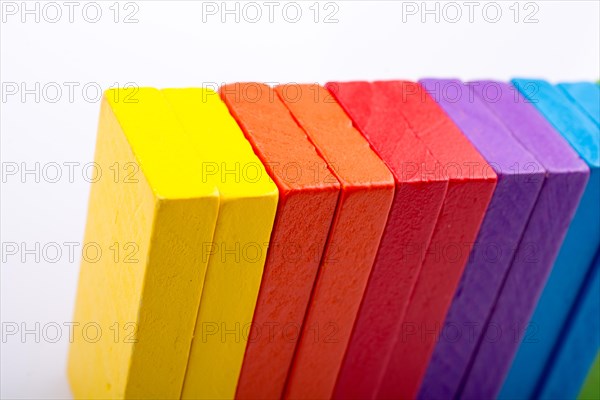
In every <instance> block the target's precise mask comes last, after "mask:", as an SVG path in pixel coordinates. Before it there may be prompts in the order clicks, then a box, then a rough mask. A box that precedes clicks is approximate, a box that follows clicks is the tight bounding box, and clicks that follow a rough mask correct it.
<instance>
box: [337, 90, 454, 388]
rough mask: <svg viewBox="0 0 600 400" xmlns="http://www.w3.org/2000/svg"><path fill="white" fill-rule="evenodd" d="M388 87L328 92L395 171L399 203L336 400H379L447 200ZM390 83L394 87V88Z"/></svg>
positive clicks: (444, 180)
mask: <svg viewBox="0 0 600 400" xmlns="http://www.w3.org/2000/svg"><path fill="white" fill-rule="evenodd" d="M387 85H388V83H379V82H376V83H368V82H346V83H337V82H336V83H329V84H327V88H328V89H329V90H330V92H331V93H332V95H333V96H334V97H335V98H336V99H337V101H338V102H339V103H340V105H341V106H342V107H343V108H344V109H345V110H346V112H347V113H348V115H349V116H350V117H351V118H352V120H353V122H354V125H355V126H356V127H357V128H358V129H359V130H360V131H361V133H362V134H363V136H364V137H365V138H366V139H367V141H368V142H369V143H370V145H371V147H372V148H373V149H374V151H375V152H376V153H377V154H378V155H379V157H381V159H382V160H383V161H384V162H385V163H386V165H387V166H388V167H389V168H390V170H391V171H392V174H393V176H394V181H395V186H396V188H395V192H394V199H393V202H392V207H391V211H390V214H389V218H388V221H387V225H386V227H385V230H384V233H383V237H382V239H381V245H380V247H379V252H378V253H377V258H376V259H375V264H374V266H373V270H372V272H371V277H370V278H369V283H368V286H367V289H366V290H365V295H364V297H363V301H362V304H361V307H360V311H359V314H358V317H357V319H356V322H355V325H354V330H353V332H352V338H351V341H350V343H349V345H348V349H347V350H346V356H345V358H344V363H343V365H342V368H341V370H340V374H339V377H338V380H337V384H336V389H335V392H334V396H333V397H334V398H338V399H369V398H374V396H375V394H376V391H377V388H378V386H379V382H380V381H381V378H382V375H383V373H384V371H385V367H386V366H387V361H388V356H389V354H390V351H391V350H392V348H393V345H394V342H395V339H396V337H397V336H398V335H397V332H398V330H399V329H400V324H401V322H402V319H403V317H404V314H405V311H406V307H407V305H408V300H409V295H410V292H411V291H412V288H413V286H414V283H415V280H416V278H417V276H418V273H419V271H420V269H421V264H422V262H423V258H424V254H425V250H426V249H427V246H428V245H429V241H430V240H431V236H432V234H433V228H434V226H435V223H436V221H437V217H438V215H439V211H440V209H441V206H442V202H443V200H444V196H445V194H446V189H447V186H448V178H447V177H446V176H443V175H442V174H436V175H433V176H432V175H431V174H428V173H427V171H434V170H435V168H436V165H437V164H438V161H437V160H436V159H435V158H434V157H433V155H432V154H431V152H430V151H429V149H428V148H427V147H426V146H425V144H424V143H423V142H422V141H421V140H420V139H419V138H418V137H417V136H416V135H415V134H414V132H413V131H412V130H411V128H410V127H409V126H408V124H407V123H406V121H405V119H404V116H403V115H402V112H401V111H400V107H401V100H400V99H399V98H397V97H396V96H395V95H394V93H388V92H389V91H388V90H386V86H387ZM390 85H391V83H390Z"/></svg>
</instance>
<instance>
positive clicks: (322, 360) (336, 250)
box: [276, 85, 394, 399]
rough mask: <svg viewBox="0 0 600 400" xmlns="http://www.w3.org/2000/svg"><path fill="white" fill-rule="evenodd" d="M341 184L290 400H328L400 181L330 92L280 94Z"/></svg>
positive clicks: (301, 88)
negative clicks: (395, 188) (299, 399)
mask: <svg viewBox="0 0 600 400" xmlns="http://www.w3.org/2000/svg"><path fill="white" fill-rule="evenodd" d="M276 91H277V93H278V94H279V96H280V98H281V99H282V100H283V102H284V103H285V104H286V106H287V107H288V109H289V110H290V112H291V113H292V115H293V116H294V118H295V119H296V121H297V122H298V124H299V125H300V126H301V127H302V128H303V129H304V131H305V132H306V134H307V136H308V138H309V139H310V141H311V142H312V143H313V144H314V145H315V147H316V148H317V151H318V152H319V154H320V155H321V156H322V157H323V159H325V161H327V163H328V165H329V166H330V168H331V169H332V170H333V173H334V175H335V176H336V178H337V179H338V180H339V181H340V183H341V194H340V198H339V201H338V205H337V211H336V215H335V217H334V220H333V224H332V227H331V230H330V232H329V239H328V243H327V245H326V249H325V254H324V256H323V260H322V262H321V266H320V269H319V273H318V276H317V281H316V283H315V286H314V288H313V294H312V297H311V300H310V305H309V308H308V311H307V314H306V317H305V320H304V326H303V328H302V334H301V337H300V339H299V342H298V346H297V348H296V354H295V357H294V361H293V364H292V368H291V370H290V374H289V376H288V381H287V385H286V391H285V395H284V396H285V397H286V398H292V399H296V398H310V399H314V398H330V397H331V396H332V393H333V390H334V385H335V382H336V379H337V376H338V373H339V370H340V367H341V365H342V361H343V358H344V353H345V351H346V348H347V345H348V341H349V339H350V334H351V331H352V327H353V325H354V322H355V319H356V315H357V312H358V308H359V305H360V302H361V300H362V297H363V293H364V290H365V287H366V285H367V280H368V278H369V275H370V272H371V268H372V266H373V262H374V260H375V255H376V253H377V249H378V248H379V242H380V239H381V236H382V234H383V230H384V227H385V224H386V221H387V217H388V213H389V210H390V206H391V203H392V199H393V196H394V178H393V176H392V174H391V173H390V171H389V170H388V169H387V167H386V166H385V164H384V163H383V162H382V161H381V160H380V159H379V158H378V157H377V155H376V154H375V152H373V150H372V149H371V148H370V147H369V144H368V143H367V141H366V140H365V139H364V138H363V137H362V135H361V134H360V132H358V131H357V130H356V129H355V128H354V127H353V126H352V121H351V120H350V118H349V117H348V116H347V115H346V114H345V113H344V111H343V109H342V108H341V107H340V106H339V105H338V104H337V103H336V102H335V100H334V99H333V98H332V97H331V95H330V94H329V92H328V91H327V90H326V89H325V88H323V87H321V86H318V85H287V86H279V87H277V88H276Z"/></svg>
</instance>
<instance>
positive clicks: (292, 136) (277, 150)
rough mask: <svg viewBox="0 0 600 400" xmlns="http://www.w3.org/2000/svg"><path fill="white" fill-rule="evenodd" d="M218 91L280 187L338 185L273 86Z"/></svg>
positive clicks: (242, 86)
mask: <svg viewBox="0 0 600 400" xmlns="http://www.w3.org/2000/svg"><path fill="white" fill-rule="evenodd" d="M220 93H221V97H222V98H223V101H224V102H225V104H226V105H227V106H228V108H229V111H230V112H231V114H232V115H233V117H234V118H235V119H236V121H237V122H238V124H239V125H240V127H241V128H242V130H243V131H244V134H245V135H246V138H247V139H248V140H249V141H250V143H251V144H252V147H253V149H254V151H255V153H256V154H257V156H258V157H259V158H260V159H261V160H262V161H263V163H264V164H265V168H266V169H267V171H268V172H269V175H270V176H271V177H273V179H274V180H275V182H276V183H277V186H278V187H279V188H280V190H302V189H316V190H318V189H321V190H324V189H329V190H337V189H339V183H338V181H337V179H336V178H335V177H334V176H333V174H332V173H331V171H330V170H329V168H328V167H327V163H326V162H325V161H324V160H323V159H322V158H321V157H320V156H319V155H318V153H317V150H316V149H315V147H314V146H313V145H312V143H311V142H310V141H309V140H308V138H307V136H306V134H305V133H304V131H303V130H302V128H300V127H299V126H298V124H297V123H296V121H295V120H294V119H293V118H292V115H291V114H290V112H289V110H288V109H287V108H286V106H285V105H284V104H283V102H282V101H281V99H280V98H279V97H278V96H277V94H276V93H275V91H274V90H273V89H271V88H270V87H268V86H267V85H264V84H259V83H235V84H232V85H226V86H224V87H222V88H221V91H220Z"/></svg>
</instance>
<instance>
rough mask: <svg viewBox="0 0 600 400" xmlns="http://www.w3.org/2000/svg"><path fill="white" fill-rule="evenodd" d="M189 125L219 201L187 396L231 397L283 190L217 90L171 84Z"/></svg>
mask: <svg viewBox="0 0 600 400" xmlns="http://www.w3.org/2000/svg"><path fill="white" fill-rule="evenodd" d="M163 93H164V95H165V97H166V99H167V101H168V102H169V103H170V104H171V105H172V107H173V109H174V110H175V111H176V114H177V117H178V119H179V120H180V121H181V124H182V125H183V127H184V129H185V130H186V131H188V132H190V134H191V135H194V136H197V137H199V138H202V139H203V143H204V145H205V146H206V149H207V151H208V152H209V155H208V156H207V157H206V158H204V159H203V160H202V166H201V170H202V172H203V173H204V178H205V179H207V180H212V181H213V182H215V184H216V185H217V187H218V189H219V196H220V207H219V216H218V219H217V226H216V229H215V234H214V238H213V242H212V243H208V244H207V245H206V246H205V250H207V252H208V255H209V258H208V268H207V271H206V278H205V280H204V288H203V290H202V298H201V301H200V307H199V308H198V315H197V319H196V329H195V332H194V340H193V341H192V347H191V349H190V356H189V360H188V366H187V371H186V377H185V382H184V385H183V390H182V394H181V397H182V398H184V399H190V398H192V399H215V398H219V399H220V398H233V397H234V395H235V389H236V385H237V382H238V378H239V373H240V369H241V366H242V361H243V357H244V351H245V349H246V340H243V338H244V337H245V336H246V335H247V332H248V330H249V327H250V323H251V322H252V315H253V313H254V307H255V304H256V298H257V296H258V290H259V287H260V282H261V277H262V273H263V267H264V262H265V258H266V253H267V246H268V243H269V237H270V235H271V229H272V226H273V220H274V218H275V212H276V208H277V197H278V191H277V187H276V186H275V184H274V183H273V182H272V181H271V179H270V178H269V175H268V174H267V172H266V171H265V169H264V167H263V164H262V163H261V161H260V159H259V158H258V157H256V155H255V154H254V153H253V151H252V147H251V146H250V143H248V141H247V140H246V139H245V138H244V135H243V133H242V131H241V129H240V128H239V127H238V125H237V123H236V122H235V120H234V119H233V117H232V116H231V115H230V114H229V111H228V110H227V107H226V106H225V104H224V103H223V102H222V101H221V100H220V98H219V95H218V94H217V93H215V92H213V91H211V90H207V89H167V90H164V91H163Z"/></svg>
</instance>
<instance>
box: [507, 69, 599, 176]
mask: <svg viewBox="0 0 600 400" xmlns="http://www.w3.org/2000/svg"><path fill="white" fill-rule="evenodd" d="M512 84H513V85H514V86H515V87H516V88H517V89H518V90H519V91H520V92H521V94H522V95H523V96H525V97H526V98H527V99H528V100H529V101H531V103H532V104H534V105H535V106H536V108H537V109H538V110H540V112H541V113H542V114H543V115H544V117H545V118H546V119H548V121H550V123H551V124H552V125H553V126H554V127H555V128H556V130H557V131H558V132H560V134H561V135H562V136H563V137H564V138H565V139H567V141H568V142H569V143H570V144H571V146H573V148H574V149H575V150H576V151H577V153H579V156H580V157H581V158H583V159H584V160H585V162H586V163H587V164H588V166H590V167H598V166H600V156H599V148H600V132H599V130H598V126H597V125H596V124H594V122H592V120H591V119H590V118H588V117H587V116H586V115H585V114H584V113H583V112H582V111H581V110H579V109H578V108H577V107H576V106H574V105H573V104H572V102H571V101H569V99H568V98H567V97H566V96H565V94H564V93H562V91H561V90H560V89H558V88H557V87H555V86H552V85H551V84H549V83H548V82H546V81H542V80H534V79H513V81H512Z"/></svg>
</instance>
